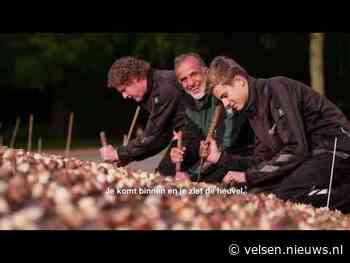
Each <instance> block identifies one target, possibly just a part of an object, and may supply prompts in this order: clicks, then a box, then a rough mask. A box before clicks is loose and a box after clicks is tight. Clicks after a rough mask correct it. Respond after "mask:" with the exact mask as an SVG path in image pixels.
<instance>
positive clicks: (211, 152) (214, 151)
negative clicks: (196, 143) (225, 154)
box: [204, 137, 221, 164]
mask: <svg viewBox="0 0 350 263" xmlns="http://www.w3.org/2000/svg"><path fill="white" fill-rule="evenodd" d="M204 148H205V151H207V152H206V153H207V157H206V160H207V161H208V162H210V163H212V164H215V163H217V162H218V161H219V159H220V156H221V152H220V151H219V148H218V145H217V143H216V141H215V140H214V139H213V138H211V137H210V138H209V139H208V140H207V143H206V146H205V147H204Z"/></svg>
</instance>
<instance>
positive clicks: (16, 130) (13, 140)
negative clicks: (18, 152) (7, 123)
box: [10, 117, 21, 148]
mask: <svg viewBox="0 0 350 263" xmlns="http://www.w3.org/2000/svg"><path fill="white" fill-rule="evenodd" d="M20 122H21V118H20V117H17V119H16V125H15V128H14V130H13V133H12V137H11V141H10V148H13V147H14V146H15V142H16V137H17V133H18V129H19V124H20Z"/></svg>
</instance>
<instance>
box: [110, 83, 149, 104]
mask: <svg viewBox="0 0 350 263" xmlns="http://www.w3.org/2000/svg"><path fill="white" fill-rule="evenodd" d="M115 89H116V90H117V91H118V92H120V93H121V94H122V96H123V98H124V99H133V100H135V101H136V102H140V101H142V100H143V97H144V96H145V94H146V90H147V80H146V79H138V78H133V79H132V80H131V82H130V83H129V84H125V85H120V86H118V87H117V88H115Z"/></svg>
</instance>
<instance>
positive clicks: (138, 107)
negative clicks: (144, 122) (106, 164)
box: [125, 106, 141, 145]
mask: <svg viewBox="0 0 350 263" xmlns="http://www.w3.org/2000/svg"><path fill="white" fill-rule="evenodd" d="M140 109H141V106H137V108H136V111H135V114H134V118H133V120H132V123H131V126H130V129H129V132H128V137H127V139H126V144H125V145H128V143H129V141H130V139H131V135H132V132H133V131H134V127H135V124H136V120H137V117H138V116H139V113H140Z"/></svg>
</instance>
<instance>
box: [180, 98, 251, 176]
mask: <svg viewBox="0 0 350 263" xmlns="http://www.w3.org/2000/svg"><path fill="white" fill-rule="evenodd" d="M217 103H218V100H217V99H216V98H215V97H214V96H211V95H206V96H205V97H204V98H203V99H201V100H194V99H193V98H192V97H191V96H190V95H187V94H186V95H184V106H185V127H184V146H185V147H186V155H185V158H184V162H183V169H184V170H187V171H188V172H189V173H190V174H192V176H195V172H194V171H195V170H196V167H198V162H199V160H200V157H199V145H200V141H201V140H204V139H205V137H206V135H207V133H208V130H209V126H210V122H211V120H212V116H213V113H214V111H215V107H216V104H217ZM215 139H216V141H217V143H218V145H219V147H220V148H221V149H222V150H225V151H228V152H230V153H231V152H235V153H238V154H242V155H248V154H251V153H252V146H253V144H254V134H253V133H252V130H251V129H250V126H249V123H248V120H247V118H246V116H245V115H241V114H239V113H235V114H229V113H227V112H225V113H224V114H223V116H222V118H221V119H220V124H219V126H218V128H217V130H216V133H215ZM224 168H225V167H224ZM245 168H246V167H237V170H243V169H245ZM221 170H222V172H221V175H219V176H216V179H217V180H220V179H222V177H223V176H224V175H225V171H226V169H221ZM203 176H204V177H203V179H205V175H203Z"/></svg>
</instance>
